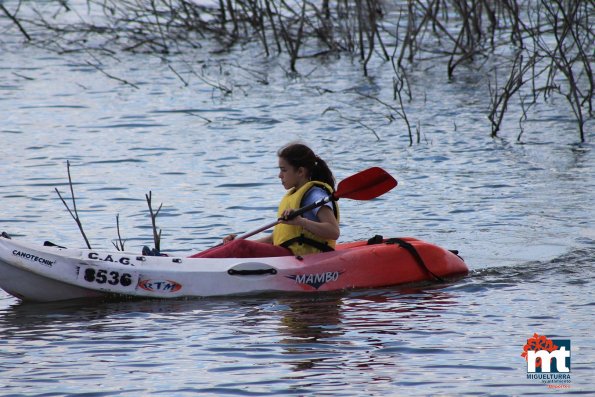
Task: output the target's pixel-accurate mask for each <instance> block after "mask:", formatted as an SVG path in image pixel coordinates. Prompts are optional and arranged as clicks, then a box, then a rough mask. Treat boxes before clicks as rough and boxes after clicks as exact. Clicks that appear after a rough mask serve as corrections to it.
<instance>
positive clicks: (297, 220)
mask: <svg viewBox="0 0 595 397" xmlns="http://www.w3.org/2000/svg"><path fill="white" fill-rule="evenodd" d="M293 211H294V210H285V211H283V216H282V217H281V218H282V219H283V220H282V221H281V223H284V224H286V225H293V226H302V222H301V221H302V219H303V217H301V216H296V217H295V218H292V219H289V218H288V217H289V216H291V214H292V213H293Z"/></svg>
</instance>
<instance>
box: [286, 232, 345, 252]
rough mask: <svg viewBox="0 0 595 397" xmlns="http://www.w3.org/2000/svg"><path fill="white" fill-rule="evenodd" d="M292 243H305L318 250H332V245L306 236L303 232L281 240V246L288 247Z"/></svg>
mask: <svg viewBox="0 0 595 397" xmlns="http://www.w3.org/2000/svg"><path fill="white" fill-rule="evenodd" d="M293 243H298V244H306V245H309V246H311V247H314V248H316V249H317V250H320V252H331V251H334V249H333V247H331V246H330V245H328V244H326V243H321V242H320V241H316V240H313V239H311V238H308V237H306V236H304V235H303V234H301V235H299V236H297V237H294V238H291V239H289V240H287V241H285V242H283V244H281V247H285V248H289V246H290V245H292V244H293Z"/></svg>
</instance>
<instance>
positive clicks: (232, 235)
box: [223, 234, 238, 244]
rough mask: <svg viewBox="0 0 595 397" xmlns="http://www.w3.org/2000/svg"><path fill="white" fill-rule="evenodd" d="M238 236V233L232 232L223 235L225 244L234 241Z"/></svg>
mask: <svg viewBox="0 0 595 397" xmlns="http://www.w3.org/2000/svg"><path fill="white" fill-rule="evenodd" d="M237 236H238V235H237V234H230V235H229V236H225V237H223V244H227V243H230V242H232V241H233V240H234V239H235V238H236V237H237Z"/></svg>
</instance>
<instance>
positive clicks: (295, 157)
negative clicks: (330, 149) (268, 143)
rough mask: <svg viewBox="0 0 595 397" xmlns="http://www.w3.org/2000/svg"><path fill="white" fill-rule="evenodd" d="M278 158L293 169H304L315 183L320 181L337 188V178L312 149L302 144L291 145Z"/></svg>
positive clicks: (278, 154) (279, 153) (281, 150)
mask: <svg viewBox="0 0 595 397" xmlns="http://www.w3.org/2000/svg"><path fill="white" fill-rule="evenodd" d="M277 156H279V157H281V158H282V159H284V160H285V161H287V162H288V163H289V164H290V165H291V166H292V167H294V168H296V169H297V168H299V167H304V168H305V169H306V170H307V171H308V174H309V177H310V179H311V180H313V181H320V182H324V183H326V184H328V185H330V186H331V187H332V188H333V189H334V188H335V177H334V176H333V172H332V171H331V170H330V168H329V167H328V165H327V164H326V162H325V161H324V160H323V159H321V158H320V157H318V156H317V155H316V154H314V152H313V151H312V149H310V148H309V147H308V146H306V145H303V144H301V143H291V144H289V145H287V146H284V147H282V148H281V149H279V151H278V152H277Z"/></svg>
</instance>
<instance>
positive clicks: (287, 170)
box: [191, 143, 340, 258]
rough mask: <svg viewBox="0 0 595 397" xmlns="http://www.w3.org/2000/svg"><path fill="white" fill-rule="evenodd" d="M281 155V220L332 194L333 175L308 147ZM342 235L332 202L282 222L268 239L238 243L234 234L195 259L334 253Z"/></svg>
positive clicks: (288, 149) (297, 146)
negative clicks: (282, 194) (283, 192)
mask: <svg viewBox="0 0 595 397" xmlns="http://www.w3.org/2000/svg"><path fill="white" fill-rule="evenodd" d="M277 155H278V157H279V179H281V183H282V184H283V187H284V188H285V189H287V193H286V194H285V196H284V197H283V199H282V200H281V203H280V204H279V209H278V212H277V216H278V218H284V219H286V217H287V216H289V215H290V214H291V213H292V211H294V210H296V209H298V208H301V207H305V206H307V205H309V204H311V203H314V202H316V201H318V200H320V199H322V198H324V197H326V196H329V195H330V194H332V192H333V191H334V186H335V178H334V176H333V173H332V171H331V170H330V169H329V167H328V165H327V164H326V162H325V161H324V160H323V159H321V158H320V157H318V156H317V155H316V154H315V153H314V152H313V151H312V149H310V148H309V147H308V146H306V145H303V144H300V143H293V144H289V145H288V146H285V147H283V148H281V149H280V150H279V151H278V152H277ZM339 234H340V230H339V207H338V205H337V203H336V202H333V201H331V202H329V203H326V204H325V205H323V206H321V207H317V208H314V209H312V210H310V211H308V212H306V213H304V214H303V215H302V216H298V217H295V218H293V219H291V220H283V221H281V222H280V223H279V224H277V225H276V226H275V228H274V229H273V233H272V234H270V235H268V236H265V237H263V238H260V239H258V240H235V237H236V235H234V234H231V235H229V236H227V237H225V238H224V239H223V244H222V245H219V246H217V247H214V248H211V249H209V250H206V251H203V252H200V253H198V254H195V255H192V256H191V258H258V257H273V256H289V255H307V254H313V253H318V252H325V251H332V250H333V249H334V247H335V242H336V240H337V239H338V238H339Z"/></svg>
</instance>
